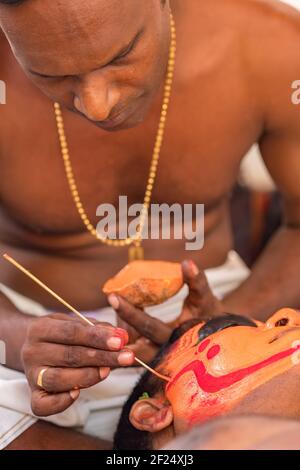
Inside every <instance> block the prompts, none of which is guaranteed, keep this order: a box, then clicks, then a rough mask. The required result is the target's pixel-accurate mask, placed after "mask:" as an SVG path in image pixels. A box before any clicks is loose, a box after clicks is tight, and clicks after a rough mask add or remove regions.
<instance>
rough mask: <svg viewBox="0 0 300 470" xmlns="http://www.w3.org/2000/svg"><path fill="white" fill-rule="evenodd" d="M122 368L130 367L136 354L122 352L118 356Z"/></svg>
mask: <svg viewBox="0 0 300 470" xmlns="http://www.w3.org/2000/svg"><path fill="white" fill-rule="evenodd" d="M118 362H119V364H120V366H130V365H131V364H133V362H134V354H133V352H131V351H124V352H121V354H119V356H118Z"/></svg>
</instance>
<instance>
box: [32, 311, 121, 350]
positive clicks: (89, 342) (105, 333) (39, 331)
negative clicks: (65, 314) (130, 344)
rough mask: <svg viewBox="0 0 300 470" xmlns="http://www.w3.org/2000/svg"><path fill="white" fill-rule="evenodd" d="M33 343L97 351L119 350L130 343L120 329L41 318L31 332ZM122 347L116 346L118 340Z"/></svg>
mask: <svg viewBox="0 0 300 470" xmlns="http://www.w3.org/2000/svg"><path fill="white" fill-rule="evenodd" d="M29 339H30V340H31V342H34V341H38V342H45V343H57V344H67V345H77V346H87V347H91V348H96V349H108V350H118V349H121V348H122V347H123V346H124V345H125V344H126V342H127V341H128V335H127V332H126V331H124V330H121V329H120V328H114V327H113V326H107V325H106V324H101V323H98V324H97V325H95V326H89V325H84V324H83V323H81V322H80V321H71V320H67V321H63V320H58V319H55V318H53V317H52V318H51V317H50V318H49V317H44V318H43V317H41V318H40V319H38V320H36V321H34V322H33V323H32V325H31V328H30V330H29ZM120 339H121V340H122V341H121V343H120V341H119V343H120V346H115V344H116V342H118V340H120Z"/></svg>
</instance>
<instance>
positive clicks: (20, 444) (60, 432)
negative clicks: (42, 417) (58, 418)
mask: <svg viewBox="0 0 300 470" xmlns="http://www.w3.org/2000/svg"><path fill="white" fill-rule="evenodd" d="M109 449H111V444H110V443H109V442H105V441H101V440H99V439H96V438H94V437H91V436H87V435H85V434H81V433H79V432H76V431H73V430H72V429H65V428H60V427H57V426H54V425H53V424H49V423H45V422H42V421H38V422H37V423H35V424H34V425H33V426H31V427H30V428H29V429H27V431H25V432H24V433H23V434H22V435H21V436H19V437H18V438H17V439H15V440H14V441H13V442H12V443H11V444H9V446H8V447H6V449H5V450H109Z"/></svg>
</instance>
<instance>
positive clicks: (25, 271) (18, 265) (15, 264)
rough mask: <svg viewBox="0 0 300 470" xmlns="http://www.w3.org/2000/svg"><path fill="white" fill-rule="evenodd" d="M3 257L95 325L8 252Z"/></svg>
mask: <svg viewBox="0 0 300 470" xmlns="http://www.w3.org/2000/svg"><path fill="white" fill-rule="evenodd" d="M3 258H5V259H6V260H7V261H9V262H10V263H11V264H13V265H14V266H15V267H16V268H18V269H19V270H20V271H22V272H23V273H24V274H26V276H28V277H30V279H32V280H33V281H34V282H36V283H37V284H38V285H39V286H41V287H42V288H43V289H45V290H46V291H47V292H48V293H49V294H51V295H52V296H53V297H55V298H56V300H58V301H59V302H60V303H61V304H63V305H64V306H65V307H67V308H68V309H69V310H71V311H72V312H73V313H75V315H77V316H78V317H79V318H81V320H83V321H85V322H86V323H88V324H89V325H91V326H94V323H92V322H91V321H90V320H88V319H87V318H85V317H84V316H83V315H82V314H81V313H80V312H78V310H76V309H75V308H74V307H72V305H70V304H69V303H68V302H66V301H65V300H63V299H62V298H61V297H60V296H59V295H58V294H56V293H55V292H53V290H52V289H50V287H47V286H46V285H45V284H44V283H43V282H42V281H40V280H39V279H38V278H37V277H35V276H34V275H33V274H32V273H31V272H30V271H28V269H25V268H24V267H23V266H22V265H21V264H20V263H18V262H17V261H16V260H15V259H13V258H12V257H11V256H9V255H7V254H6V253H5V254H4V255H3Z"/></svg>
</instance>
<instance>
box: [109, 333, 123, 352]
mask: <svg viewBox="0 0 300 470" xmlns="http://www.w3.org/2000/svg"><path fill="white" fill-rule="evenodd" d="M107 346H108V347H109V349H117V350H118V349H122V347H123V340H122V338H119V336H112V337H111V338H109V339H108V340H107Z"/></svg>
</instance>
